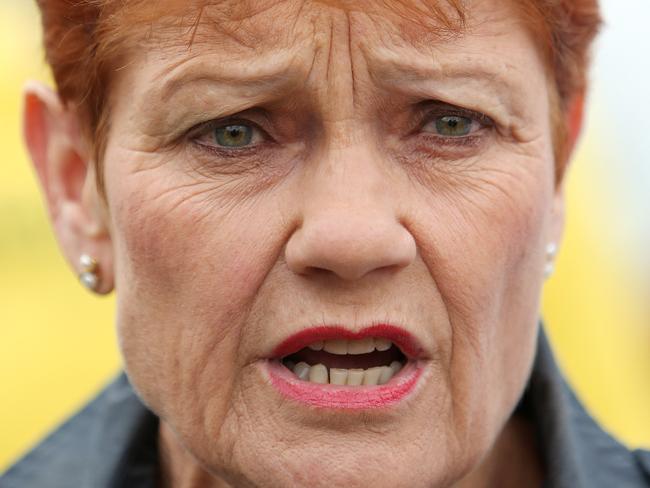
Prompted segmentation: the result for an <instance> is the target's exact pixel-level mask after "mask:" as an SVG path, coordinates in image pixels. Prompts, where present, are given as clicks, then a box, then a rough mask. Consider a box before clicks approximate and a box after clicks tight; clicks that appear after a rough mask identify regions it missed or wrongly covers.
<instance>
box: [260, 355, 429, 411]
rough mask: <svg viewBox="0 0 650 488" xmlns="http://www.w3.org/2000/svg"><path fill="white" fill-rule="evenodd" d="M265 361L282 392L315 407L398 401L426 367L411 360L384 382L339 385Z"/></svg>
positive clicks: (375, 405)
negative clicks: (314, 380) (309, 378)
mask: <svg viewBox="0 0 650 488" xmlns="http://www.w3.org/2000/svg"><path fill="white" fill-rule="evenodd" d="M266 365H267V373H268V375H269V378H270V380H271V384H272V385H273V386H274V387H275V388H276V389H277V390H278V391H279V392H280V394H282V395H283V396H285V397H287V398H289V399H291V400H295V401H297V402H299V403H304V404H307V405H310V406H313V407H320V408H334V409H355V410H362V409H371V408H383V407H387V406H390V405H394V404H396V403H399V402H400V401H402V400H404V399H405V398H406V397H407V396H408V395H409V394H410V393H411V392H412V391H413V390H414V388H415V386H416V385H417V383H418V380H419V379H420V377H421V375H422V370H423V369H422V366H421V365H419V364H418V363H417V362H415V363H414V362H408V363H407V364H406V366H404V368H403V369H402V370H401V371H400V372H399V373H398V375H397V376H395V377H393V378H392V379H391V380H390V381H389V382H388V383H386V384H385V385H380V386H339V385H330V384H319V383H311V382H309V381H303V380H300V379H299V378H298V377H297V376H296V375H294V374H293V373H292V372H291V371H289V370H288V369H287V368H285V367H284V366H283V365H282V364H281V363H280V362H279V361H277V360H272V361H268V362H267V363H266Z"/></svg>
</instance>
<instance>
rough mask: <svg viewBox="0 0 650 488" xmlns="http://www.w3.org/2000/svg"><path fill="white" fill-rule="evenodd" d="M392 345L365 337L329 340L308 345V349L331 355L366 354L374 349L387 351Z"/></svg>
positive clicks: (376, 338) (375, 338) (386, 340)
mask: <svg viewBox="0 0 650 488" xmlns="http://www.w3.org/2000/svg"><path fill="white" fill-rule="evenodd" d="M392 345H393V343H392V342H391V341H389V340H388V339H384V338H381V337H365V338H363V339H359V340H348V339H331V340H328V341H318V342H314V343H313V344H310V345H309V346H308V347H309V349H313V350H314V351H320V350H321V349H324V350H325V351H326V352H329V353H331V354H367V353H370V352H372V351H374V350H375V349H377V350H378V351H387V350H388V349H390V348H391V346H392Z"/></svg>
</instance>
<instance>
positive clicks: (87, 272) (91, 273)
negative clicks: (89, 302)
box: [79, 254, 99, 292]
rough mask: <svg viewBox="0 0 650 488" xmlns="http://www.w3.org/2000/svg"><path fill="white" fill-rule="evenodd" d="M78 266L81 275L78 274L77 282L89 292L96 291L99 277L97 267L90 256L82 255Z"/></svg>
mask: <svg viewBox="0 0 650 488" xmlns="http://www.w3.org/2000/svg"><path fill="white" fill-rule="evenodd" d="M79 265H80V266H81V273H79V281H81V284H82V285H84V286H85V287H86V288H87V289H88V290H90V291H94V292H96V291H97V285H99V276H98V275H97V268H98V267H99V265H98V264H97V261H96V260H95V258H93V257H92V256H89V255H88V254H82V255H81V256H80V257H79Z"/></svg>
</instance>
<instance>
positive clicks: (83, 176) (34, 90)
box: [23, 83, 114, 293]
mask: <svg viewBox="0 0 650 488" xmlns="http://www.w3.org/2000/svg"><path fill="white" fill-rule="evenodd" d="M24 93H25V95H24V99H25V109H24V110H25V111H24V125H23V132H24V138H25V143H26V145H27V149H28V151H29V154H30V156H31V159H32V162H33V165H34V169H35V170H36V174H37V176H38V180H39V182H40V186H41V190H42V192H43V196H44V198H45V201H46V204H47V208H48V214H49V217H50V221H51V223H52V227H53V228H54V231H55V234H56V237H57V240H58V242H59V245H60V247H61V249H62V250H63V252H64V254H65V256H66V258H67V260H68V262H69V264H70V265H71V266H72V268H73V269H74V270H75V273H76V274H81V273H82V271H83V269H82V266H81V264H80V261H79V260H80V257H81V256H82V255H84V254H86V255H90V256H93V257H94V259H96V260H97V263H98V265H97V270H98V272H99V273H101V275H100V276H99V282H98V285H97V287H96V290H95V291H97V292H99V293H108V292H110V291H111V290H112V288H113V281H114V277H113V254H112V243H111V239H110V234H109V232H108V230H107V229H108V228H107V222H105V219H104V217H103V215H102V214H101V212H99V211H98V208H97V207H98V205H97V202H98V201H99V196H98V192H97V188H96V185H95V179H94V172H93V165H92V159H91V157H90V151H88V147H89V145H88V144H87V141H86V140H85V138H84V136H83V134H82V133H81V131H80V130H79V120H78V118H77V115H76V113H75V112H74V111H73V110H70V109H68V108H67V107H65V106H64V105H63V104H62V103H61V101H60V99H59V97H58V95H57V94H56V93H55V92H54V91H52V90H51V89H50V88H48V87H46V86H45V85H43V84H40V83H29V84H28V85H27V86H26V87H25V92H24Z"/></svg>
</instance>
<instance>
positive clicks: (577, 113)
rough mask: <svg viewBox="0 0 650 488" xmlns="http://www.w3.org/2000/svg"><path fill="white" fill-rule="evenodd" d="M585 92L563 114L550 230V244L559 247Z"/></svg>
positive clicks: (580, 130)
mask: <svg viewBox="0 0 650 488" xmlns="http://www.w3.org/2000/svg"><path fill="white" fill-rule="evenodd" d="M584 106H585V91H584V90H580V91H579V92H577V93H576V94H575V95H574V96H573V97H572V98H571V101H570V103H569V105H568V107H567V109H566V111H565V112H564V113H563V114H562V117H563V118H564V120H562V122H563V123H564V125H565V127H566V133H565V137H566V141H565V142H564V146H563V151H562V153H561V155H560V157H561V158H562V159H563V161H561V164H559V165H557V166H558V168H559V169H558V171H559V172H560V173H559V174H558V175H557V177H556V183H555V193H554V195H553V208H552V212H553V222H552V228H551V230H550V233H551V235H550V236H549V242H554V243H556V244H558V245H559V243H560V241H561V240H562V234H563V231H564V220H565V196H564V187H565V186H566V175H567V172H568V171H567V170H568V169H569V166H570V161H571V157H572V156H573V153H574V151H575V149H576V146H577V143H578V139H579V138H580V133H581V132H582V126H583V121H584Z"/></svg>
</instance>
